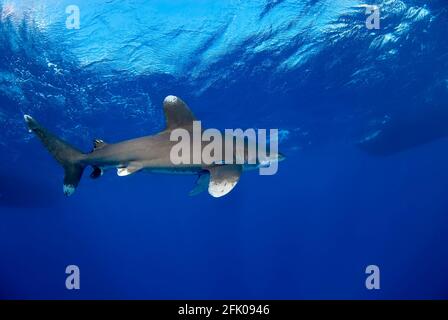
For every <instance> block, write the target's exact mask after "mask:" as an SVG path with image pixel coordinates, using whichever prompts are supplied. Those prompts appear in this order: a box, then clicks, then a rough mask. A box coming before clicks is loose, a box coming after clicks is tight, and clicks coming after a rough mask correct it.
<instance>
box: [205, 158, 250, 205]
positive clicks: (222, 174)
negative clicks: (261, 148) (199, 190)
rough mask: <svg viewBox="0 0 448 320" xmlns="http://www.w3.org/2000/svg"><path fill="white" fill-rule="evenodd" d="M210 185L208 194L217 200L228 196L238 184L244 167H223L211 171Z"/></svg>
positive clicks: (216, 167)
mask: <svg viewBox="0 0 448 320" xmlns="http://www.w3.org/2000/svg"><path fill="white" fill-rule="evenodd" d="M209 171H210V183H209V185H208V193H209V194H210V195H211V196H212V197H215V198H219V197H222V196H225V195H226V194H228V193H229V192H230V191H232V189H233V188H234V187H235V186H236V184H237V183H238V181H239V179H240V176H241V172H242V166H241V165H222V166H215V167H213V168H210V169H209Z"/></svg>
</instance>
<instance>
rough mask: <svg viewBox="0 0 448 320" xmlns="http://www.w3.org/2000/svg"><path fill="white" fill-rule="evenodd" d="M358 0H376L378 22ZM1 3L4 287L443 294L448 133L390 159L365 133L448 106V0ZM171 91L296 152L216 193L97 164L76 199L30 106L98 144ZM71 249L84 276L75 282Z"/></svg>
mask: <svg viewBox="0 0 448 320" xmlns="http://www.w3.org/2000/svg"><path fill="white" fill-rule="evenodd" d="M71 4H75V5H78V6H79V8H80V28H79V29H72V30H69V29H67V28H66V26H65V21H66V18H67V16H68V15H67V14H66V13H65V8H66V7H67V6H68V5H71ZM362 4H378V5H379V6H380V8H381V26H380V29H379V30H368V29H367V28H366V27H365V20H366V17H367V16H366V15H365V8H364V7H362V6H361V5H362ZM0 9H1V11H0V127H1V128H2V133H1V135H0V160H1V168H0V178H1V179H0V298H8V299H14V298H25V299H31V298H39V299H41V298H58V299H79V298H101V299H103V298H114V299H115V298H120V299H122V298H123V299H130V298H139V299H196V298H200V299H227V298H232V299H258V298H263V299H313V298H324V299H332V298H336V299H377V298H383V299H402V298H425V299H426V298H445V299H446V298H448V274H447V273H446V270H448V250H447V248H446V244H447V243H448V196H447V195H448V170H447V163H448V152H447V148H448V139H447V138H445V135H440V137H437V138H434V139H430V141H426V143H421V144H416V145H415V146H413V147H409V148H406V149H405V150H400V152H394V153H392V154H391V155H388V156H377V155H371V154H369V153H366V152H364V151H363V150H361V149H360V148H358V147H357V145H356V143H357V142H358V141H359V139H361V138H362V137H363V136H364V135H365V134H367V133H369V132H370V130H371V129H372V128H374V127H375V126H376V125H378V124H381V123H383V122H384V121H385V119H390V118H392V119H401V118H402V117H410V116H412V114H413V113H412V112H411V111H410V110H418V112H420V113H418V112H417V113H418V114H425V112H426V110H427V109H425V108H428V110H431V109H430V108H431V107H433V106H438V107H440V108H442V110H444V109H443V108H447V107H448V104H447V101H448V38H447V37H446V32H447V30H448V8H447V7H446V1H445V0H433V1H417V0H414V1H411V0H409V1H408V0H402V1H400V0H387V1H386V0H384V1H382V0H377V1H370V0H369V1H364V2H362V1H358V0H338V1H336V0H332V1H330V0H307V1H305V0H303V1H299V0H265V1H261V0H258V1H256V0H228V1H203V0H189V1H187V0H185V1H168V0H154V1H118V0H117V1H113V0H110V1H91V0H89V1H87V0H76V1H72V0H70V1H53V0H47V1H31V0H22V1H18V0H0ZM169 94H175V95H178V96H180V97H182V98H183V100H185V101H186V102H187V103H188V104H189V105H190V107H191V109H192V110H193V111H194V113H195V115H196V116H197V117H198V118H199V119H200V120H202V122H203V125H205V126H208V127H213V128H219V129H224V128H279V129H280V144H279V148H280V151H281V152H282V153H284V154H285V155H286V156H287V159H286V160H285V161H283V162H281V163H280V166H279V171H278V173H277V174H276V175H273V176H260V175H258V174H257V173H256V172H249V173H244V174H243V176H242V178H241V180H240V182H239V183H238V185H237V186H236V188H235V189H234V190H233V191H232V192H231V193H230V194H229V195H227V196H225V197H223V198H219V199H215V198H212V197H210V196H209V195H208V194H206V193H204V194H201V195H199V196H197V197H190V196H188V192H189V191H190V190H191V189H192V188H193V186H194V181H195V178H194V177H191V176H170V175H156V174H135V175H132V176H129V177H124V178H123V177H117V176H116V174H115V173H114V172H107V174H106V175H105V176H103V177H101V178H100V179H98V180H91V179H89V178H88V173H87V172H86V173H85V174H84V178H83V179H82V181H81V184H80V186H79V188H78V190H77V191H76V193H75V194H74V195H73V196H72V197H69V198H66V197H65V196H64V195H63V193H62V177H63V170H62V169H61V168H60V167H59V165H58V164H57V163H56V162H55V161H54V160H53V159H52V158H51V156H50V155H49V154H48V153H47V152H46V151H45V149H44V148H43V147H42V146H41V145H40V143H39V141H38V140H37V139H36V138H35V137H34V136H33V135H32V134H29V133H28V132H27V130H26V128H25V124H24V121H23V114H25V113H27V114H31V115H32V116H33V117H35V118H36V119H38V120H39V121H40V122H41V123H42V124H43V125H45V126H46V127H47V128H49V129H51V130H52V131H54V132H55V133H57V134H58V135H60V136H62V137H63V138H64V139H66V140H68V141H70V142H71V143H73V144H75V145H77V146H79V148H81V149H83V150H85V151H89V150H91V148H92V142H91V141H92V139H93V138H101V139H104V140H105V141H107V142H116V141H120V140H123V139H128V138H133V137H137V136H143V135H149V134H154V133H157V132H158V131H160V130H162V129H163V128H164V117H163V112H162V101H163V98H164V97H165V96H167V95H169ZM409 114H410V115H409ZM447 119H448V117H447ZM416 121H417V122H418V121H419V117H416ZM447 126H448V124H447ZM431 129H432V128H430V126H429V125H428V126H426V127H425V126H420V127H419V130H413V131H412V134H410V132H411V131H410V132H406V131H400V130H397V131H398V134H396V136H395V137H394V139H396V140H400V139H402V140H403V139H407V138H408V137H409V136H412V137H413V138H415V139H417V138H418V137H419V136H420V135H424V133H425V132H426V131H428V130H431ZM403 141H404V140H403ZM71 264H74V265H77V266H79V268H80V271H81V289H80V290H67V289H66V288H65V279H66V276H67V275H66V274H65V268H66V266H67V265H71ZM372 264H374V265H377V266H378V267H379V268H380V270H381V289H379V290H367V289H366V287H365V279H366V277H367V275H366V274H365V269H366V267H367V266H368V265H372Z"/></svg>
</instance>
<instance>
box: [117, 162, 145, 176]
mask: <svg viewBox="0 0 448 320" xmlns="http://www.w3.org/2000/svg"><path fill="white" fill-rule="evenodd" d="M142 168H143V166H142V165H141V164H140V163H138V162H131V163H129V164H128V165H127V166H126V167H123V168H117V175H118V176H120V177H125V176H128V175H130V174H133V173H135V172H137V171H139V170H141V169H142Z"/></svg>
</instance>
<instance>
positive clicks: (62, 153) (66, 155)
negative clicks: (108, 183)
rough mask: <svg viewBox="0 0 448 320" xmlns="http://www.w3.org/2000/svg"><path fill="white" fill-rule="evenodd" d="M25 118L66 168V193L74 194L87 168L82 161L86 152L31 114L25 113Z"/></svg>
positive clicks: (68, 194)
mask: <svg viewBox="0 0 448 320" xmlns="http://www.w3.org/2000/svg"><path fill="white" fill-rule="evenodd" d="M24 118H25V121H26V123H27V125H28V129H29V131H30V132H34V134H35V135H36V136H37V137H38V138H39V139H40V141H42V143H43V145H44V146H45V148H47V150H48V151H49V152H50V153H51V155H52V156H53V157H54V158H55V159H56V160H57V161H58V162H59V163H60V164H61V165H62V167H63V168H64V171H65V175H64V188H63V190H64V194H65V195H67V196H70V195H72V194H73V193H74V192H75V189H76V187H77V186H78V184H79V180H81V176H82V173H83V171H84V168H85V165H83V164H82V162H81V160H82V159H83V158H84V154H83V153H82V152H81V151H79V150H78V149H76V148H75V147H73V146H71V145H70V144H68V143H67V142H65V141H64V140H62V139H60V138H58V137H57V136H55V135H54V134H52V133H51V132H49V131H48V130H47V129H45V128H44V127H42V126H41V125H40V124H39V123H38V122H37V121H36V120H34V119H33V118H32V117H31V116H29V115H25V116H24Z"/></svg>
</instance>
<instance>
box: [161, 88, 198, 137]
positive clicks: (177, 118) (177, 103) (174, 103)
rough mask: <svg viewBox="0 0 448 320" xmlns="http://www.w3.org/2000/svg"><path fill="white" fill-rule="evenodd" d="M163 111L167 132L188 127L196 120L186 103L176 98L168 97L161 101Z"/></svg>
mask: <svg viewBox="0 0 448 320" xmlns="http://www.w3.org/2000/svg"><path fill="white" fill-rule="evenodd" d="M163 110H164V112H165V119H166V129H167V130H173V129H176V128H182V127H190V126H191V125H192V123H193V121H195V120H196V118H195V116H194V115H193V112H191V110H190V109H189V108H188V106H187V105H186V103H185V102H183V101H182V99H181V98H179V97H176V96H171V95H170V96H167V97H166V98H165V100H163Z"/></svg>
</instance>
